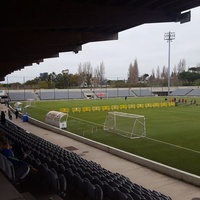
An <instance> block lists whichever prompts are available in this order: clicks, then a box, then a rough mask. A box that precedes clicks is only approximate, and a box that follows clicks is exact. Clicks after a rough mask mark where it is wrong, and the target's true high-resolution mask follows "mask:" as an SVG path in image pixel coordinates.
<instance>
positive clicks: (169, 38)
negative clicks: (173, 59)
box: [164, 31, 175, 96]
mask: <svg viewBox="0 0 200 200" xmlns="http://www.w3.org/2000/svg"><path fill="white" fill-rule="evenodd" d="M174 39H175V33H174V32H170V31H169V32H168V33H165V34H164V40H167V42H169V48H168V96H169V94H170V43H171V42H172V40H174Z"/></svg>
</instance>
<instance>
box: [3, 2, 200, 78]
mask: <svg viewBox="0 0 200 200" xmlns="http://www.w3.org/2000/svg"><path fill="white" fill-rule="evenodd" d="M197 6H200V0H190V1H188V0H19V1H16V0H9V1H2V2H1V12H0V20H1V22H0V67H1V73H0V80H4V78H5V76H6V75H8V74H10V73H12V72H13V71H16V70H20V69H22V68H24V67H25V66H29V65H32V64H33V63H37V64H39V63H40V62H42V61H43V59H44V58H51V57H57V56H59V53H60V52H69V51H73V52H75V53H78V52H79V51H80V50H81V47H82V45H83V44H85V43H89V42H94V41H105V40H116V39H118V32H120V31H123V30H126V29H129V28H132V27H135V26H138V25H141V24H145V23H157V22H181V23H183V22H187V21H190V12H185V11H187V10H189V9H191V8H194V7H197ZM183 12H185V13H183Z"/></svg>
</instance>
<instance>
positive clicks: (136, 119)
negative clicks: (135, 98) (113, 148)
mask: <svg viewBox="0 0 200 200" xmlns="http://www.w3.org/2000/svg"><path fill="white" fill-rule="evenodd" d="M103 129H104V130H105V131H109V132H112V133H116V134H119V135H122V136H124V137H128V138H131V139H134V138H140V137H145V136H146V123H145V117H144V116H142V115H136V114H130V113H123V112H108V113H107V116H106V119H105V123H104V126H103Z"/></svg>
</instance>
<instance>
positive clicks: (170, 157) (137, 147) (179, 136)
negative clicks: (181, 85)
mask: <svg viewBox="0 0 200 200" xmlns="http://www.w3.org/2000/svg"><path fill="white" fill-rule="evenodd" d="M187 99H188V101H187V102H190V98H187ZM163 100H164V98H163V97H162V98H160V97H156V98H155V97H153V98H128V100H127V101H125V100H124V99H123V98H117V99H104V100H66V101H41V102H40V101H39V102H37V103H36V107H30V108H28V109H27V112H28V113H29V114H30V116H31V117H33V118H36V119H38V120H41V121H44V120H45V115H46V114H47V112H48V111H51V110H57V111H59V109H60V108H70V110H71V108H73V107H85V106H103V105H121V104H137V103H156V102H159V103H160V102H162V101H163ZM199 101H200V99H197V103H198V102H199ZM121 111H122V112H128V113H134V114H139V115H144V116H145V118H146V129H147V136H146V137H145V138H140V139H128V138H125V137H122V136H120V135H116V134H112V133H109V132H105V131H103V123H104V121H105V118H106V115H107V111H94V112H93V111H92V112H80V113H78V112H77V113H72V112H70V113H69V118H68V128H67V130H69V131H71V132H73V133H76V134H79V135H81V136H84V137H87V138H89V139H92V140H95V141H98V142H101V143H104V144H107V145H110V146H113V147H116V148H119V149H122V150H124V151H127V152H130V153H134V154H136V155H139V156H142V157H145V158H148V159H151V160H154V161H157V162H160V163H162V164H166V165H168V166H171V167H175V168H177V169H180V170H184V171H186V172H190V173H192V174H196V175H200V170H199V166H200V145H199V141H200V123H199V121H200V106H196V105H187V106H186V105H180V106H175V107H162V108H143V109H142V108H140V109H127V110H121Z"/></svg>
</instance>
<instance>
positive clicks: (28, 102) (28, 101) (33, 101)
mask: <svg viewBox="0 0 200 200" xmlns="http://www.w3.org/2000/svg"><path fill="white" fill-rule="evenodd" d="M26 106H27V107H30V106H35V99H27V100H26Z"/></svg>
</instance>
